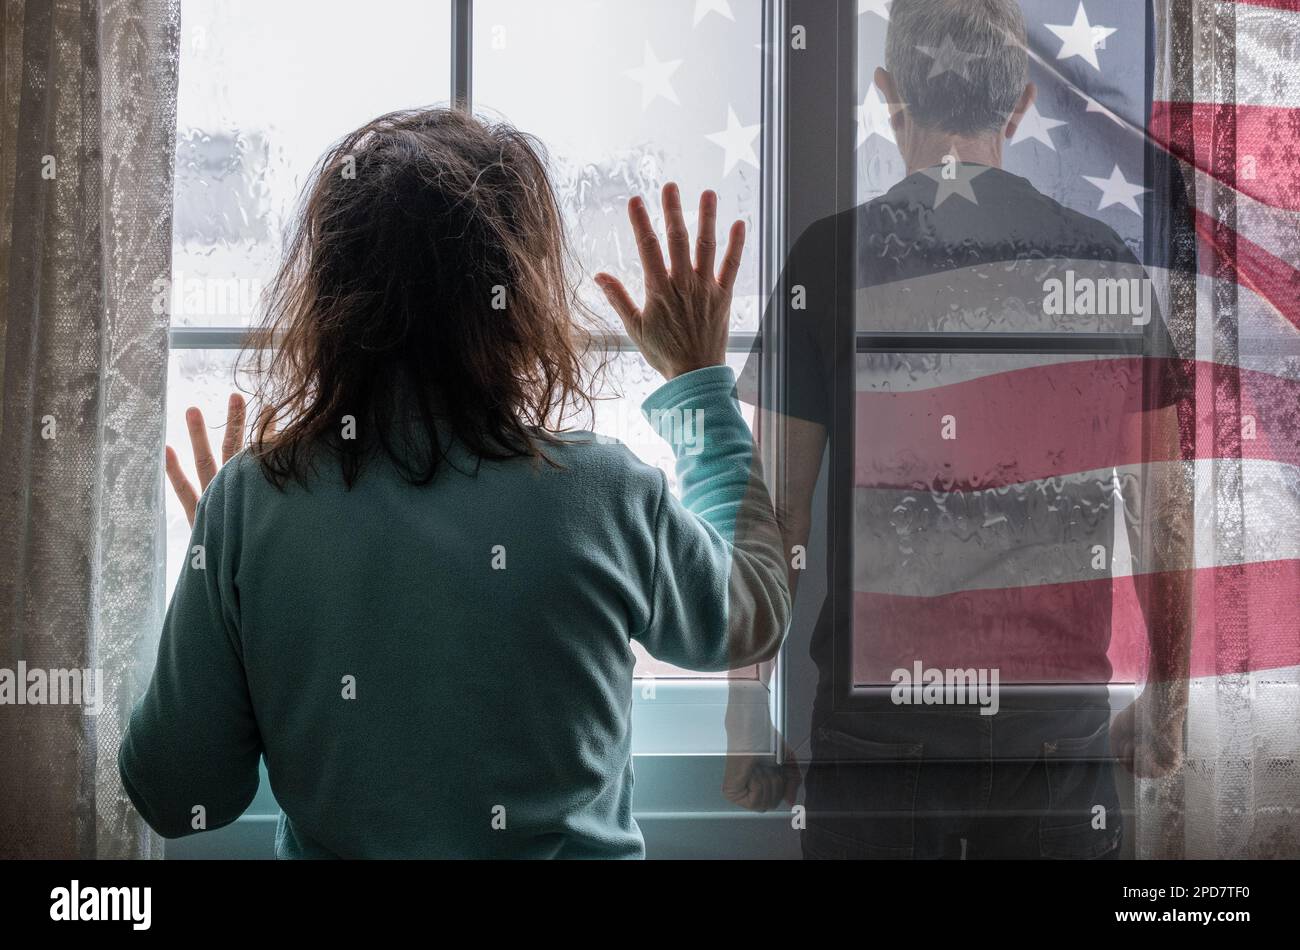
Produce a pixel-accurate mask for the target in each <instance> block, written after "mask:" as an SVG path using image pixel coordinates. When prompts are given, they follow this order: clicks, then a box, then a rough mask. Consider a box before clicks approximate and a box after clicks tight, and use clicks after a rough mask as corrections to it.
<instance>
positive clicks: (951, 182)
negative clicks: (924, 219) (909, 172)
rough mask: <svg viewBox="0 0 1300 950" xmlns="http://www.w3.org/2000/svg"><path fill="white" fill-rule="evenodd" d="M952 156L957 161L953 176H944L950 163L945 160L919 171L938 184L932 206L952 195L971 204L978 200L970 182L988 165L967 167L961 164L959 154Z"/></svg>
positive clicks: (939, 203) (941, 202) (982, 172)
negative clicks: (942, 162)
mask: <svg viewBox="0 0 1300 950" xmlns="http://www.w3.org/2000/svg"><path fill="white" fill-rule="evenodd" d="M953 157H954V158H955V159H956V160H957V162H958V165H957V173H956V176H955V177H953V178H945V177H944V172H945V171H946V170H947V168H948V167H949V164H950V163H947V162H945V163H944V164H942V165H936V166H935V167H934V168H927V169H926V170H925V171H923V172H922V173H921V174H923V175H925V176H926V177H927V178H933V179H934V180H935V181H936V182H937V183H938V185H939V188H938V190H937V191H935V193H934V206H935V208H936V209H937V208H938V207H939V206H940V205H941V204H943V203H944V202H945V201H947V200H948V199H949V198H951V197H952V196H953V195H956V196H957V197H958V198H965V199H966V200H967V201H969V202H970V203H971V204H973V205H977V204H979V202H978V201H976V200H975V192H974V191H973V190H972V189H971V182H973V181H974V180H975V179H976V178H978V177H979V176H980V175H983V174H984V173H985V172H986V171H988V170H989V169H988V166H987V165H978V166H971V167H970V168H968V167H967V166H965V165H962V164H961V158H960V156H953Z"/></svg>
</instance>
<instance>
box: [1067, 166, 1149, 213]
mask: <svg viewBox="0 0 1300 950" xmlns="http://www.w3.org/2000/svg"><path fill="white" fill-rule="evenodd" d="M1083 177H1084V180H1085V181H1087V182H1088V183H1089V184H1092V185H1094V186H1096V187H1097V188H1100V189H1101V204H1099V205H1098V206H1097V210H1098V211H1101V210H1103V209H1105V208H1109V207H1110V206H1111V205H1123V206H1124V207H1125V208H1128V209H1129V210H1130V211H1132V212H1133V213H1134V214H1135V215H1137V216H1138V217H1139V218H1140V217H1142V209H1141V208H1140V207H1139V206H1138V203H1137V201H1136V200H1135V199H1136V198H1137V197H1138V196H1139V195H1143V194H1145V193H1146V192H1148V191H1150V190H1151V189H1150V188H1143V187H1142V186H1141V185H1135V184H1132V183H1131V182H1129V181H1126V180H1125V178H1124V173H1123V172H1121V171H1120V170H1119V166H1118V165H1116V166H1115V169H1114V171H1112V172H1111V173H1110V177H1109V178H1094V177H1093V176H1091V175H1084V176H1083Z"/></svg>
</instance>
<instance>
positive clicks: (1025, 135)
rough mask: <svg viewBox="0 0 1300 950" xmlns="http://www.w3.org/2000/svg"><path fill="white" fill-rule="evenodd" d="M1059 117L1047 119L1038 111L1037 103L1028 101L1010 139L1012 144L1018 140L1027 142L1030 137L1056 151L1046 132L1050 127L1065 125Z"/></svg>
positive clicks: (1017, 142)
mask: <svg viewBox="0 0 1300 950" xmlns="http://www.w3.org/2000/svg"><path fill="white" fill-rule="evenodd" d="M1065 124H1066V123H1065V122H1062V121H1061V120H1060V119H1049V118H1048V117H1047V116H1045V115H1043V114H1042V113H1041V112H1039V111H1038V103H1036V102H1031V103H1029V108H1028V109H1026V110H1025V115H1024V118H1022V119H1021V120H1020V126H1019V127H1018V128H1017V129H1016V134H1015V136H1014V137H1013V138H1012V139H1011V144H1012V145H1017V144H1019V143H1020V142H1028V141H1029V140H1030V139H1038V141H1040V142H1042V143H1043V144H1044V145H1046V146H1047V147H1048V148H1050V149H1051V150H1052V151H1053V152H1055V151H1056V143H1054V142H1053V141H1052V137H1051V136H1050V135H1048V134H1047V133H1048V132H1050V131H1052V129H1055V128H1058V127H1060V126H1062V125H1065Z"/></svg>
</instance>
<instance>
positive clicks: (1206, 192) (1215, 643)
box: [1137, 0, 1300, 858]
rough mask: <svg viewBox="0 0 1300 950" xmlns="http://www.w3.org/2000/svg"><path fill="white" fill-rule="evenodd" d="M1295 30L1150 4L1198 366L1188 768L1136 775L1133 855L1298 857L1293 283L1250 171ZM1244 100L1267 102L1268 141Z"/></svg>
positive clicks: (1271, 212)
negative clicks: (1187, 217)
mask: <svg viewBox="0 0 1300 950" xmlns="http://www.w3.org/2000/svg"><path fill="white" fill-rule="evenodd" d="M1298 22H1300V19H1297V18H1296V17H1295V16H1294V15H1293V14H1289V13H1280V12H1279V11H1278V10H1276V9H1273V8H1271V7H1269V6H1265V5H1252V4H1242V3H1221V2H1217V0H1186V2H1184V0H1163V2H1161V3H1158V4H1157V16H1156V29H1157V72H1156V77H1155V78H1156V82H1155V98H1156V100H1157V101H1158V102H1165V103H1173V104H1174V105H1173V106H1172V107H1170V109H1169V112H1170V114H1171V115H1172V116H1173V121H1172V123H1171V124H1172V125H1173V126H1174V128H1173V130H1172V131H1171V132H1170V130H1166V131H1167V132H1170V134H1169V135H1168V136H1167V138H1168V139H1169V140H1172V141H1173V142H1174V143H1175V149H1174V151H1175V152H1176V153H1177V154H1179V156H1180V158H1181V159H1182V161H1181V162H1180V165H1179V166H1178V167H1179V171H1180V173H1181V176H1182V182H1181V183H1178V184H1175V185H1174V186H1175V187H1185V188H1186V191H1187V194H1186V205H1190V207H1191V208H1192V209H1195V211H1196V212H1197V213H1198V216H1199V217H1198V221H1197V230H1198V231H1199V234H1198V235H1197V237H1196V238H1195V239H1194V246H1192V243H1193V241H1192V239H1191V238H1190V232H1187V231H1184V236H1183V237H1176V238H1174V239H1173V240H1174V242H1175V243H1177V242H1178V241H1182V240H1185V241H1186V242H1187V244H1188V247H1182V248H1179V247H1175V248H1172V251H1173V253H1172V255H1171V257H1172V258H1173V259H1174V262H1173V263H1172V264H1171V267H1170V270H1169V287H1168V291H1169V294H1170V297H1171V299H1172V301H1173V306H1172V307H1171V308H1170V309H1169V312H1170V313H1171V320H1170V323H1171V327H1170V328H1171V330H1172V332H1173V334H1174V337H1175V339H1176V341H1177V343H1178V350H1179V352H1181V353H1183V354H1186V355H1188V356H1191V355H1192V354H1194V355H1195V358H1196V361H1197V364H1196V365H1197V370H1196V372H1197V383H1198V385H1197V390H1196V395H1195V413H1194V415H1195V427H1194V433H1192V435H1193V437H1194V439H1195V441H1196V445H1195V449H1194V456H1195V457H1196V458H1197V459H1199V460H1201V461H1200V463H1199V464H1198V465H1197V466H1196V482H1197V484H1196V549H1197V564H1198V571H1197V586H1198V596H1197V603H1196V611H1197V616H1196V620H1195V624H1196V628H1197V631H1198V635H1197V637H1196V641H1195V649H1194V653H1193V663H1192V671H1191V673H1192V675H1191V680H1190V684H1189V690H1188V693H1189V709H1188V722H1187V744H1186V760H1185V762H1184V764H1183V767H1182V768H1181V769H1180V770H1179V771H1178V772H1177V773H1175V774H1174V775H1172V776H1170V777H1168V778H1165V779H1160V780H1146V781H1141V782H1139V783H1138V789H1137V812H1138V841H1137V854H1138V856H1139V857H1143V858H1280V857H1292V858H1294V857H1300V666H1297V665H1296V664H1297V663H1300V623H1298V622H1297V607H1300V560H1298V559H1297V558H1300V554H1298V553H1297V552H1298V551H1300V468H1298V467H1297V464H1296V462H1297V458H1296V446H1297V444H1300V400H1297V398H1296V393H1297V386H1298V385H1300V350H1297V349H1296V343H1297V340H1298V339H1300V337H1298V336H1297V332H1296V331H1297V327H1296V326H1295V325H1293V324H1294V321H1295V313H1296V311H1295V309H1294V308H1295V298H1296V296H1297V287H1298V286H1300V284H1297V282H1296V280H1295V278H1294V277H1292V278H1290V279H1289V280H1284V281H1282V282H1275V281H1273V280H1272V279H1271V276H1276V275H1277V274H1278V273H1285V269H1286V268H1290V269H1292V270H1294V269H1295V268H1297V267H1300V249H1298V248H1297V246H1296V242H1295V233H1296V231H1295V229H1296V220H1297V217H1296V212H1295V211H1293V210H1290V209H1289V207H1288V206H1287V202H1286V201H1285V200H1279V196H1283V195H1284V194H1285V192H1284V189H1282V188H1276V189H1275V188H1274V185H1276V184H1278V180H1277V179H1276V178H1275V179H1273V180H1272V181H1270V180H1268V179H1261V178H1257V177H1254V175H1255V174H1256V172H1258V174H1259V175H1272V176H1278V175H1279V172H1278V170H1277V169H1278V168H1279V165H1278V164H1277V163H1276V161H1275V160H1276V158H1277V157H1278V156H1280V155H1282V150H1283V149H1286V148H1288V147H1290V148H1291V149H1292V150H1293V151H1295V150H1297V149H1300V124H1297V123H1295V122H1294V121H1289V120H1286V119H1282V117H1283V116H1285V115H1286V112H1287V110H1286V109H1285V108H1280V107H1285V106H1286V105H1287V104H1288V103H1294V102H1295V101H1297V100H1296V97H1297V95H1300V61H1297V59H1296V55H1295V53H1296V48H1297V47H1296V44H1297V43H1298V42H1300V35H1297V33H1296V24H1297V23H1298ZM1242 105H1248V106H1250V107H1251V108H1255V107H1259V106H1263V107H1265V108H1272V109H1273V111H1274V113H1275V114H1276V115H1277V117H1278V119H1279V120H1280V121H1278V122H1277V123H1276V125H1277V129H1276V133H1275V135H1274V136H1272V139H1273V140H1272V142H1271V143H1270V142H1268V141H1260V139H1259V137H1257V136H1255V135H1254V134H1253V133H1252V132H1248V130H1247V128H1246V126H1245V124H1243V123H1244V122H1245V120H1244V119H1243V113H1242V111H1241V110H1240V109H1239V108H1238V107H1239V106H1242ZM1216 106H1217V107H1218V108H1216ZM1291 111H1294V109H1292V110H1291ZM1156 137H1157V138H1160V134H1159V133H1157V135H1156ZM1288 143H1289V145H1288ZM1270 146H1271V147H1274V148H1276V149H1277V150H1278V154H1277V155H1272V156H1270V155H1269V154H1268V153H1267V152H1266V150H1267V149H1268V148H1270ZM1291 165H1292V168H1293V167H1294V161H1292V163H1291ZM1294 181H1295V179H1294V178H1292V182H1294ZM1152 184H1154V185H1155V186H1156V187H1157V188H1161V187H1170V186H1171V182H1169V181H1165V182H1153V183H1152ZM1170 199H1171V200H1170V204H1171V205H1177V204H1178V202H1177V201H1176V200H1174V198H1173V196H1172V195H1171V196H1170ZM1288 234H1289V235H1290V236H1289V237H1287V235H1288ZM1259 248H1263V249H1264V250H1266V251H1267V252H1269V254H1270V255H1280V256H1277V257H1274V258H1273V259H1272V260H1270V259H1269V258H1266V257H1261V256H1260V255H1259V253H1258V250H1257V249H1259ZM1189 253H1190V254H1191V255H1192V257H1191V258H1189V257H1188V256H1187V255H1188V254H1189ZM1180 256H1181V257H1182V265H1181V266H1179V265H1178V260H1177V259H1178V258H1179V257H1180ZM1197 257H1199V262H1200V263H1199V267H1198V266H1197V262H1196V258H1197ZM1279 264H1280V265H1281V268H1279V267H1278V266H1277V265H1279ZM1261 268H1262V270H1261ZM1288 288H1289V289H1288ZM1288 308H1290V310H1289V313H1288ZM1256 430H1258V431H1256Z"/></svg>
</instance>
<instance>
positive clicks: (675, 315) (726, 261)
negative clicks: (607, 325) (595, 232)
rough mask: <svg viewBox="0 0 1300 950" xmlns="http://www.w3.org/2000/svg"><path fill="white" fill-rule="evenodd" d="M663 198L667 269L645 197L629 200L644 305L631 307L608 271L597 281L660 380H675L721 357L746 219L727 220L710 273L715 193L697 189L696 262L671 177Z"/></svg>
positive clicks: (714, 242)
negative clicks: (728, 224)
mask: <svg viewBox="0 0 1300 950" xmlns="http://www.w3.org/2000/svg"><path fill="white" fill-rule="evenodd" d="M662 200H663V209H664V221H665V223H666V225H667V230H668V259H669V263H670V264H671V267H672V269H671V271H670V270H669V269H668V268H667V267H665V266H664V255H663V250H662V248H661V247H660V244H659V237H658V235H656V234H655V229H654V225H653V224H651V223H650V214H649V212H648V211H647V210H646V206H645V202H644V201H643V200H642V199H641V198H640V197H636V198H633V199H632V200H631V201H629V202H628V204H627V211H628V217H629V218H630V219H631V221H632V233H633V236H634V237H635V238H636V245H637V250H638V252H639V253H640V256H641V268H642V270H643V271H644V274H645V290H646V301H645V305H644V306H642V307H637V305H636V303H635V301H633V300H632V295H631V294H629V293H628V292H627V288H626V287H624V286H623V284H622V283H621V282H620V281H619V280H618V278H616V277H613V276H611V275H610V274H606V273H600V274H597V275H596V276H595V281H596V284H597V285H598V286H599V287H600V289H601V290H603V291H604V292H605V296H606V298H608V300H609V302H610V305H611V306H613V308H614V310H615V312H617V313H618V315H619V317H620V318H621V319H622V321H623V326H625V327H626V328H627V332H628V335H629V336H630V337H631V338H632V341H633V342H634V343H635V344H636V345H637V347H638V349H640V350H641V353H642V355H644V356H645V358H646V362H648V363H649V364H650V365H651V366H653V367H654V368H655V369H656V370H658V371H659V372H660V373H661V374H663V376H664V378H665V379H674V378H676V377H678V376H681V375H682V374H683V373H689V372H691V371H692V370H697V369H703V368H704V367H706V366H719V365H722V364H723V363H725V362H726V356H727V333H728V329H729V326H730V320H731V293H732V289H733V288H734V287H735V284H736V275H737V274H738V273H739V272H740V259H741V255H742V254H743V252H744V248H745V224H744V222H743V221H736V222H735V223H734V224H732V226H731V230H730V232H729V234H728V237H727V249H726V253H725V254H723V257H722V265H721V267H720V268H719V270H718V272H717V274H716V276H715V275H714V271H713V265H714V255H715V252H716V250H717V240H716V236H715V228H716V224H717V219H718V196H717V194H715V193H714V192H712V191H706V192H704V194H702V195H701V196H700V233H699V235H698V236H697V238H696V243H695V262H694V264H692V263H691V248H690V234H689V232H688V231H687V229H686V220H685V218H684V217H683V216H682V196H681V192H680V191H679V190H678V188H677V185H676V184H674V183H672V182H669V183H668V184H667V185H665V186H664V190H663V197H662Z"/></svg>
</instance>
